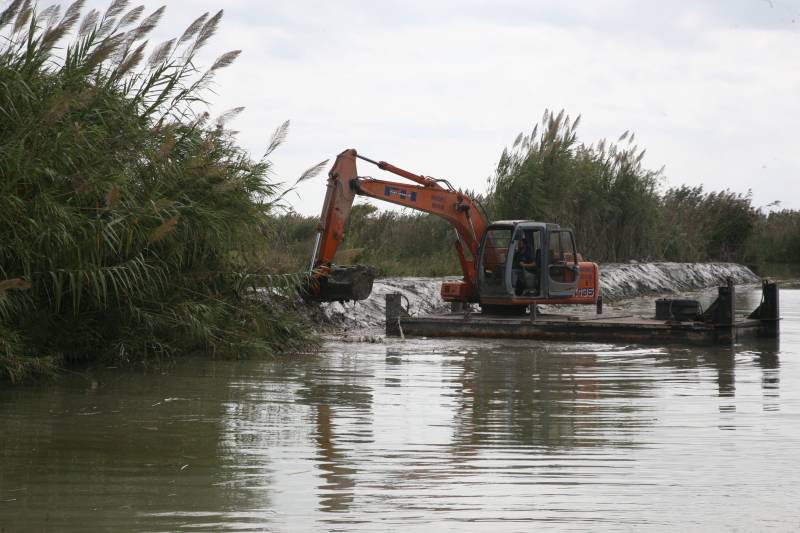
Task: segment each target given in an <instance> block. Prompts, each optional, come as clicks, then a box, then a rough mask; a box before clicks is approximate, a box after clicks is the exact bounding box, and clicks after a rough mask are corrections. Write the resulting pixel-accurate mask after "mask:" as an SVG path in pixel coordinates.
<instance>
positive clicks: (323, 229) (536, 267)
mask: <svg viewBox="0 0 800 533" xmlns="http://www.w3.org/2000/svg"><path fill="white" fill-rule="evenodd" d="M357 159H361V160H362V161H366V162H368V163H371V164H373V165H375V166H377V167H378V168H379V169H381V170H385V171H387V172H391V173H392V174H395V175H397V176H400V177H402V178H405V179H407V180H409V181H411V182H413V184H412V183H400V182H394V181H385V180H379V179H374V178H371V177H361V176H359V175H358V171H357V170H356V160H357ZM356 195H361V196H367V197H370V198H377V199H380V200H384V201H386V202H390V203H393V204H398V205H402V206H405V207H410V208H411V209H418V210H420V211H424V212H427V213H432V214H434V215H437V216H440V217H442V218H444V219H445V220H447V221H448V222H450V224H452V226H453V229H454V232H455V250H456V254H458V259H459V262H460V264H461V270H462V273H463V278H462V279H460V280H453V281H445V282H443V283H442V288H441V296H442V299H443V300H444V301H447V302H462V303H478V304H480V306H481V309H482V310H483V312H490V313H503V314H505V313H512V314H513V313H524V312H525V310H526V308H527V307H528V306H529V305H531V304H595V305H597V306H598V312H599V311H600V308H601V307H600V306H601V305H602V299H601V296H600V271H599V268H598V266H597V264H595V263H591V262H586V261H583V258H582V257H581V255H580V254H579V253H578V252H577V251H576V249H575V239H574V236H573V233H572V230H569V229H566V228H562V227H560V226H559V225H558V224H552V223H545V222H535V221H529V220H503V221H498V222H492V223H489V222H488V221H487V220H486V217H485V216H484V213H483V211H482V209H481V208H480V206H479V205H478V204H477V202H475V201H473V200H472V199H471V198H469V197H468V196H467V195H465V194H464V193H462V192H460V191H458V190H456V189H454V188H453V186H452V185H450V183H448V182H447V181H446V180H442V179H434V178H431V177H429V176H422V175H418V174H414V173H412V172H409V171H407V170H403V169H401V168H398V167H396V166H394V165H392V164H390V163H386V162H385V161H374V160H372V159H369V158H367V157H364V156H362V155H360V154H358V153H357V152H356V150H353V149H350V150H345V151H344V152H342V153H341V154H339V155H338V156H337V158H336V162H335V163H334V164H333V167H332V168H331V170H330V172H329V173H328V189H327V193H326V195H325V202H324V204H323V207H322V214H321V216H320V223H319V226H318V228H317V236H316V241H315V243H314V250H313V252H312V256H311V263H310V270H311V283H310V284H309V287H308V288H307V293H308V295H307V297H308V298H309V299H311V300H316V301H344V300H363V299H365V298H366V297H367V296H369V294H370V292H371V290H372V282H373V279H374V271H372V269H370V268H369V267H364V266H359V265H356V266H350V267H345V266H337V265H334V264H333V259H334V256H335V255H336V250H337V248H338V247H339V245H340V244H341V242H342V240H343V239H344V230H345V226H346V224H347V220H348V218H349V216H350V210H351V208H352V205H353V200H354V199H355V197H356Z"/></svg>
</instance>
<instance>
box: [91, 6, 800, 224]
mask: <svg viewBox="0 0 800 533" xmlns="http://www.w3.org/2000/svg"><path fill="white" fill-rule="evenodd" d="M163 3H164V2H163V1H162V2H150V1H147V2H144V4H145V5H146V6H147V8H148V10H153V9H155V8H156V7H158V6H159V5H162V4H163ZM90 5H91V6H101V7H103V8H104V7H105V6H106V5H107V2H95V1H91V2H90ZM220 8H224V9H225V17H224V19H223V21H222V26H221V29H220V31H219V33H218V35H217V36H216V37H215V38H214V39H213V40H212V42H211V43H210V45H209V47H208V50H207V51H206V54H207V56H208V57H207V59H208V64H210V62H211V61H212V60H213V58H214V57H216V56H217V55H219V54H221V53H222V52H224V51H227V50H230V49H242V50H243V53H242V56H241V57H240V58H239V60H238V61H237V62H236V63H235V64H234V65H233V66H232V67H229V68H228V69H227V70H225V71H223V72H222V73H221V74H220V76H219V77H218V78H217V84H216V87H215V90H216V92H217V94H216V95H212V97H211V99H212V101H213V104H214V111H223V110H225V109H228V108H231V107H236V106H240V105H241V106H245V107H246V110H245V112H244V113H242V114H241V115H240V116H239V117H238V118H237V119H236V120H235V121H234V122H232V123H231V124H230V127H232V128H233V129H236V130H238V131H239V132H240V134H239V139H240V141H241V143H242V144H243V145H244V146H246V147H247V148H248V149H249V150H251V151H252V152H253V154H254V155H258V154H259V153H260V152H262V151H263V149H264V147H265V145H266V142H267V138H268V137H269V135H270V133H271V132H272V130H274V128H275V127H277V126H278V125H279V124H280V123H281V122H282V121H283V120H285V119H290V120H291V121H292V127H291V131H290V135H289V138H288V141H287V143H286V144H285V145H284V146H283V147H282V148H281V149H279V151H278V152H277V153H276V154H275V155H274V157H273V161H274V162H275V165H276V166H275V169H276V176H277V177H278V178H279V179H282V180H284V181H293V179H294V178H296V177H297V176H298V175H300V173H301V172H302V171H303V170H304V169H305V168H307V167H309V166H311V165H312V164H314V163H316V162H318V161H320V160H322V159H326V158H333V157H334V156H335V155H336V154H337V153H338V152H340V151H341V150H343V149H345V148H351V147H352V148H357V149H358V150H359V151H360V152H361V153H364V154H366V155H369V156H371V157H373V158H376V159H384V160H386V161H390V162H392V163H394V164H396V165H398V166H400V167H403V168H407V169H408V170H412V171H415V172H418V173H423V174H428V175H432V176H436V177H444V178H448V179H450V180H451V181H452V182H453V183H454V184H456V185H457V186H460V187H465V188H470V189H475V190H480V191H483V190H484V189H485V183H486V178H487V177H488V176H490V175H491V174H492V171H493V168H494V165H495V164H496V162H497V159H498V157H499V155H500V153H501V151H502V149H503V148H504V147H505V146H507V145H509V144H511V143H512V142H513V140H514V138H515V137H516V136H517V134H518V133H519V132H520V131H529V130H530V129H531V128H532V127H533V125H534V123H536V122H537V121H538V120H539V119H540V117H541V116H542V112H543V111H544V109H545V108H550V109H555V110H558V109H562V108H564V109H566V111H567V113H569V114H571V115H573V116H574V115H578V114H580V115H582V117H583V118H582V125H581V127H580V128H579V131H578V133H579V138H580V139H581V140H582V141H583V142H586V143H594V142H596V141H597V140H599V139H600V138H608V139H616V138H617V137H618V136H619V135H620V134H621V133H623V132H624V131H626V130H631V131H633V132H635V133H636V139H637V142H638V143H639V144H640V146H643V147H645V148H647V157H646V158H645V164H646V165H647V166H648V167H650V168H655V169H657V168H660V167H662V166H665V167H666V168H665V176H666V178H667V180H666V181H665V186H667V185H679V184H683V183H686V184H691V185H697V184H703V185H704V186H705V187H706V188H707V189H722V188H730V189H732V190H735V191H741V192H744V191H746V190H747V189H752V190H753V195H754V202H755V204H756V205H757V206H763V205H765V204H767V203H769V202H771V201H774V200H780V201H781V202H782V206H783V207H789V208H794V209H800V180H798V178H799V177H800V156H798V147H797V145H798V139H799V138H800V137H799V136H798V133H797V128H798V122H800V98H798V95H800V0H772V1H764V0H725V1H718V2H711V1H707V2H702V1H690V0H676V1H670V2H663V1H645V0H639V1H632V0H618V1H612V0H586V1H575V0H574V1H571V2H551V1H532V0H519V1H514V0H501V1H494V2H478V1H441V2H434V1H415V0H404V1H397V2H394V1H381V2H374V1H372V2H369V1H337V2H311V1H302V0H295V1H291V2H289V1H286V2H256V1H245V0H232V1H226V2H223V1H219V0H217V1H213V2H212V1H209V0H201V1H191V2H189V1H182V0H173V1H170V2H167V14H166V17H165V20H164V21H163V22H162V24H161V25H160V28H159V30H158V31H159V33H157V34H156V35H155V36H154V39H159V38H163V39H166V38H169V37H173V36H175V35H177V34H179V33H180V32H181V31H183V29H184V28H185V27H186V26H187V25H188V24H189V23H190V22H191V21H192V20H193V19H194V18H195V17H196V16H198V15H200V14H202V13H203V12H204V11H206V10H209V11H216V10H218V9H220ZM361 171H362V174H368V175H374V176H377V175H379V174H380V171H378V170H377V169H374V168H369V167H362V169H361ZM323 194H324V176H320V177H318V178H316V179H315V180H313V181H311V182H308V183H306V184H303V185H302V186H300V187H299V188H298V191H297V194H296V195H293V196H290V198H289V199H290V201H291V203H292V204H293V205H294V207H295V208H296V209H297V210H298V211H299V212H302V213H305V214H315V213H318V212H319V209H320V207H321V204H322V197H323Z"/></svg>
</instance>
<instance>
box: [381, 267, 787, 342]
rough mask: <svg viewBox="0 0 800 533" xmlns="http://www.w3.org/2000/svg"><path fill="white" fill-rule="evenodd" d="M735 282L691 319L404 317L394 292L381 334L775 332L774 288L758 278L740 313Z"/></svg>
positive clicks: (686, 336) (703, 338) (660, 336)
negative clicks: (758, 292)
mask: <svg viewBox="0 0 800 533" xmlns="http://www.w3.org/2000/svg"><path fill="white" fill-rule="evenodd" d="M734 303H735V287H734V286H733V284H732V283H731V282H729V283H728V285H726V286H722V287H719V294H718V297H717V300H716V301H715V302H714V303H713V304H712V305H711V306H710V307H709V309H708V310H707V311H706V312H705V313H703V314H702V315H699V316H697V317H695V318H694V319H693V320H658V319H656V318H652V317H642V316H636V315H631V314H614V315H603V314H597V315H568V314H540V313H537V312H536V310H535V307H532V308H531V312H530V313H529V314H528V315H526V316H513V317H510V316H496V315H487V314H481V313H475V312H471V313H470V312H468V313H464V312H454V313H448V314H441V315H422V316H410V315H409V314H408V313H407V312H406V311H405V310H404V309H403V308H402V304H401V299H400V295H396V294H388V295H386V334H387V335H388V336H415V337H489V338H515V339H548V340H575V341H584V342H585V341H614V340H619V341H625V342H636V343H648V342H657V343H665V342H682V343H729V342H732V341H734V340H736V339H737V338H740V337H744V336H760V337H777V336H778V335H779V323H780V316H779V304H778V288H777V285H776V284H775V283H774V282H771V281H768V280H764V282H763V283H762V300H761V304H760V305H759V306H758V308H756V309H755V310H754V311H753V312H752V313H750V314H748V315H746V316H737V315H736V313H735V308H734Z"/></svg>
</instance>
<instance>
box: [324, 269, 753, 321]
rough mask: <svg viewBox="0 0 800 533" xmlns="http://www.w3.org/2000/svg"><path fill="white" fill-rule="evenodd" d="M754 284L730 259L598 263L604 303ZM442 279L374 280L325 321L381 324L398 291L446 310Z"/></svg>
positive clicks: (424, 308) (335, 306)
mask: <svg viewBox="0 0 800 533" xmlns="http://www.w3.org/2000/svg"><path fill="white" fill-rule="evenodd" d="M728 278H731V279H733V281H734V283H736V284H738V285H742V284H749V283H758V281H759V277H758V276H757V275H756V274H755V273H753V271H752V270H750V269H749V268H747V267H746V266H743V265H738V264H735V263H609V264H604V265H601V266H600V285H601V287H602V292H603V298H604V299H605V301H606V302H610V303H613V302H615V301H619V300H624V299H626V298H634V297H637V296H648V295H654V296H655V295H659V294H671V293H678V292H685V291H691V290H697V289H703V288H706V287H713V286H716V285H719V284H722V283H725V282H726V280H727V279H728ZM443 279H444V278H414V277H403V278H382V279H377V280H375V284H374V286H373V289H372V294H371V295H370V297H369V298H368V299H366V300H364V301H361V302H358V303H353V302H348V303H346V304H341V303H338V302H333V303H326V304H321V307H320V309H319V311H320V316H319V318H321V319H322V320H323V321H324V322H328V323H331V324H338V325H342V326H345V327H347V328H348V329H359V328H371V327H376V326H382V325H383V320H384V295H386V294H388V293H393V292H399V293H401V294H403V295H404V296H405V298H406V299H407V303H408V305H409V307H410V309H411V313H412V314H426V313H435V312H439V311H445V310H447V309H448V305H446V304H445V303H444V302H442V300H441V298H440V297H439V287H440V285H441V283H442V280H443Z"/></svg>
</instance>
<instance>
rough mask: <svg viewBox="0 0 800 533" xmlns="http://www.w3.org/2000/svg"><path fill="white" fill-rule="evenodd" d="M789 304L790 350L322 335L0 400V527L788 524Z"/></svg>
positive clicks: (76, 378)
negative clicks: (281, 353)
mask: <svg viewBox="0 0 800 533" xmlns="http://www.w3.org/2000/svg"><path fill="white" fill-rule="evenodd" d="M757 299H758V294H757V292H756V291H755V290H747V291H744V290H740V301H739V304H740V307H741V308H742V310H745V309H749V308H752V307H755V305H756V303H757ZM781 303H782V315H783V317H784V321H783V323H782V336H781V339H780V342H776V341H765V340H762V341H758V340H751V341H748V342H741V343H738V344H736V345H735V346H732V347H731V346H728V347H722V346H716V347H715V346H708V347H694V348H689V347H681V346H661V347H658V346H638V345H625V344H593V343H584V344H575V343H553V342H532V341H519V342H517V341H499V340H498V341H491V340H441V339H430V340H426V339H415V340H412V339H409V340H407V341H405V342H403V341H399V340H397V341H395V340H388V341H386V342H385V343H383V344H364V343H342V342H335V341H332V342H330V343H328V344H327V345H326V346H325V347H324V349H323V350H322V352H321V353H320V354H317V355H310V356H305V357H300V358H296V359H291V360H289V359H281V360H267V361H242V362H231V361H206V360H190V361H182V362H180V363H179V364H177V365H175V366H174V367H173V368H170V369H168V371H165V372H163V373H158V374H155V375H154V374H143V373H139V372H134V371H130V370H120V369H98V370H95V371H91V372H88V373H85V374H75V375H70V376H68V377H67V378H66V379H64V380H63V381H62V382H59V383H57V384H54V385H50V386H46V387H44V388H41V387H22V388H13V389H6V390H3V391H0V430H2V433H0V531H3V532H7V531H40V530H50V531H96V530H114V531H177V530H186V531H247V530H257V531H281V532H282V531H287V532H288V531H291V532H294V531H404V532H405V531H460V532H471V531H494V532H500V531H529V530H533V529H535V528H537V527H544V528H547V529H552V530H567V531H570V530H571V531H588V530H592V531H595V530H608V531H647V530H653V531H664V530H669V531H675V530H687V531H708V530H712V531H713V530H718V531H736V530H738V531H761V530H765V529H772V530H778V531H790V530H797V529H798V528H800V509H798V506H797V501H798V500H800V484H799V483H798V480H800V462H798V461H797V457H796V455H797V449H798V446H799V445H800V387H799V386H798V385H799V384H800V288H794V289H790V288H784V289H783V290H782V292H781ZM637 305H638V306H640V307H643V306H645V305H648V306H649V305H650V304H649V303H648V304H645V303H642V302H638V303H637V302H634V305H632V306H631V307H636V306H637Z"/></svg>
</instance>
